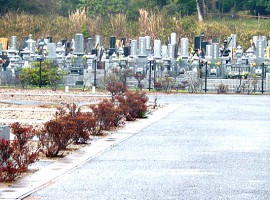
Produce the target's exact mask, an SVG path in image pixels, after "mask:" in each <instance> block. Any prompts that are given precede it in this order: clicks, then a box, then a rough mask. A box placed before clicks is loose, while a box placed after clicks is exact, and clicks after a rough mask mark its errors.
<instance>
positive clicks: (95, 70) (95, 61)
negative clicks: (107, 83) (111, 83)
mask: <svg viewBox="0 0 270 200" xmlns="http://www.w3.org/2000/svg"><path fill="white" fill-rule="evenodd" d="M94 67H95V69H94V86H95V87H96V86H97V60H96V59H94Z"/></svg>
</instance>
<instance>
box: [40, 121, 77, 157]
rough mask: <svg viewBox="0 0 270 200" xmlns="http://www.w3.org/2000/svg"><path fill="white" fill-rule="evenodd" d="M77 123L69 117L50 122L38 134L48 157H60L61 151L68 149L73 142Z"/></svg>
mask: <svg viewBox="0 0 270 200" xmlns="http://www.w3.org/2000/svg"><path fill="white" fill-rule="evenodd" d="M74 127H75V123H74V121H72V120H70V119H69V118H67V117H60V118H57V119H53V120H50V121H48V122H46V123H45V124H44V128H43V129H42V130H41V131H40V133H39V134H38V138H39V140H40V142H41V145H42V147H43V149H42V150H43V152H44V153H45V155H46V156H49V157H54V156H58V153H59V151H60V150H64V149H66V147H67V146H68V145H70V144H71V143H72V142H73V137H74V135H75V128H74Z"/></svg>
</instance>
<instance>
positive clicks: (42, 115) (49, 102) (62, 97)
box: [0, 88, 109, 126]
mask: <svg viewBox="0 0 270 200" xmlns="http://www.w3.org/2000/svg"><path fill="white" fill-rule="evenodd" d="M108 95H109V93H107V92H103V91H97V92H96V93H95V94H92V93H91V91H82V90H69V91H68V92H65V91H64V90H60V89H59V90H57V91H52V90H50V89H43V88H42V89H18V88H14V89H10V88H8V89H7V88H0V111H1V112H0V125H8V124H10V123H13V122H20V123H22V124H30V125H33V126H36V125H40V124H41V123H43V122H45V121H48V120H50V119H53V118H54V116H55V112H56V110H57V109H56V108H57V107H66V105H67V104H71V103H75V104H77V105H79V106H80V108H81V109H82V110H87V109H88V107H87V106H86V105H85V104H87V103H95V102H98V101H99V100H101V99H103V98H108Z"/></svg>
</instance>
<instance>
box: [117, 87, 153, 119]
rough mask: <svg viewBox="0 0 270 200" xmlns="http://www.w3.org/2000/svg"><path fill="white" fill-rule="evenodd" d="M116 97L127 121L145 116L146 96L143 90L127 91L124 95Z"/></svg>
mask: <svg viewBox="0 0 270 200" xmlns="http://www.w3.org/2000/svg"><path fill="white" fill-rule="evenodd" d="M116 99H117V101H118V102H119V108H120V109H121V111H122V113H123V115H124V116H125V119H126V120H127V121H133V120H135V119H136V118H144V117H145V116H146V113H147V105H146V103H147V101H148V97H147V96H146V94H145V93H144V92H138V91H137V92H127V93H126V95H125V96H117V97H116Z"/></svg>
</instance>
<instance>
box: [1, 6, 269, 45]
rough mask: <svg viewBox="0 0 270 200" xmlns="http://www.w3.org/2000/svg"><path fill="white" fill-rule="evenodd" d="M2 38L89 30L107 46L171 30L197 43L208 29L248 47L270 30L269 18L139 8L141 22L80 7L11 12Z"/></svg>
mask: <svg viewBox="0 0 270 200" xmlns="http://www.w3.org/2000/svg"><path fill="white" fill-rule="evenodd" d="M0 26H1V29H0V37H6V38H10V37H11V36H13V35H15V36H18V40H19V42H21V39H22V36H28V35H29V34H32V35H33V37H34V39H37V38H41V37H48V36H52V37H53V40H54V42H58V41H59V40H61V39H71V38H73V37H74V35H75V34H76V33H81V32H82V31H84V32H85V31H87V33H88V34H89V35H90V36H91V37H93V38H94V36H95V35H97V34H99V35H101V36H102V39H103V41H104V42H105V45H106V46H108V43H109V36H111V35H115V36H116V37H117V38H118V39H120V37H126V38H133V39H136V38H139V37H140V36H145V35H149V36H151V38H152V39H161V40H162V42H163V43H165V42H166V41H167V40H168V37H170V33H171V32H175V33H177V36H178V37H188V38H189V40H190V43H191V44H192V43H193V38H194V36H195V35H198V34H201V33H202V32H204V34H205V36H206V37H207V38H217V39H218V41H219V42H221V43H222V42H223V40H224V39H226V38H227V37H228V36H230V35H231V33H235V34H237V40H238V42H239V44H240V45H241V46H242V47H243V48H244V49H246V48H247V47H248V46H249V45H250V39H252V36H254V35H265V36H267V37H268V38H269V37H270V32H269V31H268V29H269V26H270V21H269V20H260V21H259V22H258V20H256V19H247V18H240V19H236V20H232V19H215V20H208V21H205V22H203V23H199V22H198V20H197V17H196V16H186V17H180V16H177V15H176V16H169V15H168V14H167V13H164V12H148V11H146V10H144V9H141V10H140V11H139V17H138V20H137V21H129V20H128V19H127V16H126V15H125V14H117V15H111V16H108V17H107V18H106V17H100V16H95V17H90V16H89V15H88V14H87V11H86V10H85V9H82V10H76V11H74V12H72V13H70V14H69V16H68V17H61V16H43V15H35V16H33V15H29V14H26V13H21V14H17V13H7V14H5V15H3V16H1V17H0Z"/></svg>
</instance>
